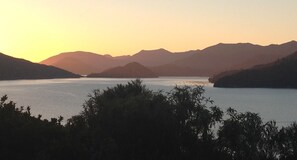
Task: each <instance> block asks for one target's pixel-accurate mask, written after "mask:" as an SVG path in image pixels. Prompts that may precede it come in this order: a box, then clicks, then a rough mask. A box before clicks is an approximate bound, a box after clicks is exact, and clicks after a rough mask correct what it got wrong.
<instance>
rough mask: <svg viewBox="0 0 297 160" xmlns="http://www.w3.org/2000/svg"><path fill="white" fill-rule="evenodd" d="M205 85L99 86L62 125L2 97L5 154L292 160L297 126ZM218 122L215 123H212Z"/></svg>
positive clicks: (0, 147)
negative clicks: (238, 105)
mask: <svg viewBox="0 0 297 160" xmlns="http://www.w3.org/2000/svg"><path fill="white" fill-rule="evenodd" d="M203 93H204V89H203V88H202V87H199V86H197V87H194V88H191V87H187V86H185V87H175V88H174V89H173V90H172V91H171V92H170V93H164V92H162V91H160V92H153V91H151V90H149V89H147V88H146V87H145V86H144V85H142V83H141V81H140V80H135V81H131V82H130V83H128V84H127V85H117V86H116V87H113V88H108V89H107V90H104V91H94V93H93V94H92V95H91V96H90V98H89V100H88V101H86V103H85V104H84V106H83V111H82V112H81V113H80V114H79V115H76V116H73V117H72V118H71V119H69V120H68V121H67V123H66V124H65V125H62V124H61V121H62V120H63V118H62V117H60V118H52V119H51V120H42V118H41V116H38V117H34V116H32V115H31V114H30V108H29V107H28V108H26V109H24V108H23V107H21V108H17V107H16V105H15V103H13V102H8V101H7V97H6V96H4V97H2V98H1V101H0V159H3V160H4V159H10V160H15V159H17V160H23V159H30V160H97V159H98V160H99V159H100V160H274V159H281V160H293V159H296V158H297V124H296V123H293V124H291V125H290V126H288V127H283V128H281V129H278V128H277V126H276V123H275V122H274V121H271V122H267V123H263V122H262V120H261V118H260V117H259V115H258V114H255V113H250V112H246V113H238V112H236V111H235V110H234V109H231V108H230V109H228V110H227V111H226V114H227V115H226V116H224V118H223V112H222V111H221V109H220V108H218V107H216V106H213V105H212V101H211V100H210V99H208V98H206V97H204V95H203ZM214 127H215V128H217V129H214Z"/></svg>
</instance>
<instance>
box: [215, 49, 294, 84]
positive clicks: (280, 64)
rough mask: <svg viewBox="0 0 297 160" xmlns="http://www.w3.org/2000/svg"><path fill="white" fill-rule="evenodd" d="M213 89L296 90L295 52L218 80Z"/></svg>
mask: <svg viewBox="0 0 297 160" xmlns="http://www.w3.org/2000/svg"><path fill="white" fill-rule="evenodd" d="M214 86H215V87H230V88H245V87H246V88H297V52H295V53H294V54H292V55H290V56H287V57H285V58H282V59H280V60H277V61H275V62H273V63H270V64H267V65H260V66H255V67H253V68H250V69H246V70H243V71H239V72H237V73H234V74H231V75H226V76H223V77H221V78H218V79H217V80H216V81H215V83H214Z"/></svg>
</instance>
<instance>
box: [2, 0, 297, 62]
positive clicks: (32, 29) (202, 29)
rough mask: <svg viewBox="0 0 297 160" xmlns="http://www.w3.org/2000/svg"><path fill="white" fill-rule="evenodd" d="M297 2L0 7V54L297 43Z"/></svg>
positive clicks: (58, 0) (140, 0)
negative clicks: (295, 41) (243, 43)
mask: <svg viewBox="0 0 297 160" xmlns="http://www.w3.org/2000/svg"><path fill="white" fill-rule="evenodd" d="M296 7H297V0H1V1H0V52H2V53H5V54H8V55H11V56H14V57H20V58H25V59H28V60H31V61H34V62H39V61H41V60H43V59H46V58H48V57H50V56H52V55H56V54H58V53H60V52H66V51H77V50H83V51H91V52H96V53H100V54H107V53H108V54H111V55H113V56H117V55H123V54H134V53H136V52H138V51H139V50H142V49H157V48H165V49H168V50H170V51H185V50H192V49H203V48H205V47H207V46H210V45H214V44H217V43H220V42H224V43H237V42H251V43H257V44H261V45H267V44H271V43H277V44H279V43H284V42H287V41H291V40H296V39H297V20H296V18H297V9H296Z"/></svg>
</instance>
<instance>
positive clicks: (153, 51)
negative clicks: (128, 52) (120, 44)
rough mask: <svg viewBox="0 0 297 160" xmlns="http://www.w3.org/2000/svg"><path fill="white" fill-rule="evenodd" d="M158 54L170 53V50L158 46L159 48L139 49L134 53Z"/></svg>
mask: <svg viewBox="0 0 297 160" xmlns="http://www.w3.org/2000/svg"><path fill="white" fill-rule="evenodd" d="M151 53H153V54H160V53H165V54H170V53H171V52H170V51H168V50H166V49H164V48H159V49H154V50H141V51H140V52H138V53H136V54H135V55H139V54H151Z"/></svg>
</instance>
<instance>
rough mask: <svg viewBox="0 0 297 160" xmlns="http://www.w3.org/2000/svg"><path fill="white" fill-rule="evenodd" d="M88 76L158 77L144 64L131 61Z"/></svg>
mask: <svg viewBox="0 0 297 160" xmlns="http://www.w3.org/2000/svg"><path fill="white" fill-rule="evenodd" d="M88 77H109V78H155V77H158V76H157V75H156V74H155V73H154V72H152V71H151V70H150V69H148V68H146V67H145V66H143V65H141V64H139V63H137V62H132V63H128V64H126V65H125V66H121V67H115V68H111V69H108V70H105V71H103V72H101V73H94V74H90V75H88Z"/></svg>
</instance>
